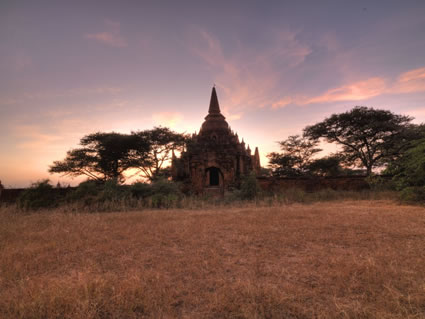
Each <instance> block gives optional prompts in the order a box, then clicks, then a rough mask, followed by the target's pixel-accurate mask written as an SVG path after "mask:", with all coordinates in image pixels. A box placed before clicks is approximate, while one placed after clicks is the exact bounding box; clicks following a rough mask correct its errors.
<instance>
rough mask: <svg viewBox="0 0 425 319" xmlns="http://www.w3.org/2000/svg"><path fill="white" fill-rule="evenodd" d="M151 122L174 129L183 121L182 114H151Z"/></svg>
mask: <svg viewBox="0 0 425 319" xmlns="http://www.w3.org/2000/svg"><path fill="white" fill-rule="evenodd" d="M152 120H153V121H154V122H155V123H156V124H158V125H162V126H167V127H175V126H176V125H177V124H179V123H180V122H182V121H183V114H181V113H179V112H159V113H154V114H152Z"/></svg>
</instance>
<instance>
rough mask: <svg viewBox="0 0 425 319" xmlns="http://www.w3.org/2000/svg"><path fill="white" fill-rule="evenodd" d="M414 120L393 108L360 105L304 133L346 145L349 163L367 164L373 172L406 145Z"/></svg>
mask: <svg viewBox="0 0 425 319" xmlns="http://www.w3.org/2000/svg"><path fill="white" fill-rule="evenodd" d="M411 120H412V118H411V117H409V116H404V115H397V114H394V113H392V112H390V111H386V110H377V109H373V108H368V107H365V106H356V107H355V108H353V109H352V110H350V111H348V112H345V113H341V114H333V115H331V116H330V117H329V118H326V119H325V120H324V121H322V122H319V123H317V124H315V125H312V126H307V127H306V128H305V129H304V136H305V137H307V138H309V139H310V140H311V141H318V140H319V139H320V138H323V139H325V140H326V141H327V142H329V143H338V144H340V145H342V154H341V155H342V158H343V159H344V161H345V163H346V164H348V165H355V166H358V167H365V168H366V170H367V175H368V176H370V175H371V174H372V170H373V168H375V167H378V166H381V165H383V164H386V163H387V162H388V161H389V159H390V158H391V157H394V156H397V154H399V153H400V152H401V151H402V150H403V148H404V147H405V146H406V141H408V140H409V139H410V138H411V133H412V130H411V125H410V122H411Z"/></svg>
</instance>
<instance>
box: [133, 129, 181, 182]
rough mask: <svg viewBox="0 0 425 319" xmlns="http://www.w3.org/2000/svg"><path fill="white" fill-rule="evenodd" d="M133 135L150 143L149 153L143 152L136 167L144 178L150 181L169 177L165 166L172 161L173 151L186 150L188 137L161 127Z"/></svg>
mask: <svg viewBox="0 0 425 319" xmlns="http://www.w3.org/2000/svg"><path fill="white" fill-rule="evenodd" d="M132 135H133V136H135V137H137V138H139V139H140V140H141V141H148V143H149V150H148V152H147V153H144V152H142V153H141V155H142V156H141V158H140V159H139V160H138V161H137V160H136V165H135V167H137V168H139V169H140V171H141V173H142V175H143V177H145V178H147V179H149V180H150V181H153V180H155V179H157V178H159V177H168V176H169V172H168V170H164V165H165V164H166V163H168V161H169V160H170V159H171V152H172V151H175V150H177V151H181V150H182V149H183V148H184V145H185V143H186V139H187V137H186V136H185V135H184V134H181V133H177V132H174V131H172V130H170V129H169V128H167V127H161V126H160V127H155V128H153V129H152V130H145V131H139V132H133V133H132ZM167 174H168V175H167Z"/></svg>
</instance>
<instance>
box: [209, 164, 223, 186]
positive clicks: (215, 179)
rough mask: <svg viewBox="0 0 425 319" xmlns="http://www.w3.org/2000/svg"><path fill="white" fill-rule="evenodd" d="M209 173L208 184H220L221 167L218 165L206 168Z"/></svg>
mask: <svg viewBox="0 0 425 319" xmlns="http://www.w3.org/2000/svg"><path fill="white" fill-rule="evenodd" d="M206 173H207V181H206V182H207V185H208V186H220V175H221V172H220V169H219V168H217V167H209V168H207V169H206Z"/></svg>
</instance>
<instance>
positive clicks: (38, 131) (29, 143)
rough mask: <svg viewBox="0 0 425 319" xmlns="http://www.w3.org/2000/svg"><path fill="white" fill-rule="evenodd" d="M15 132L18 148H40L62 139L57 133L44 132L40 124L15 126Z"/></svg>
mask: <svg viewBox="0 0 425 319" xmlns="http://www.w3.org/2000/svg"><path fill="white" fill-rule="evenodd" d="M13 133H14V134H13V135H14V136H15V138H17V143H16V147H17V148H25V149H39V148H43V147H46V145H51V144H52V143H56V142H58V141H61V140H62V138H61V137H59V136H58V135H56V134H47V133H44V132H43V130H42V128H41V127H40V126H38V125H18V126H15V127H14V128H13Z"/></svg>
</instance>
